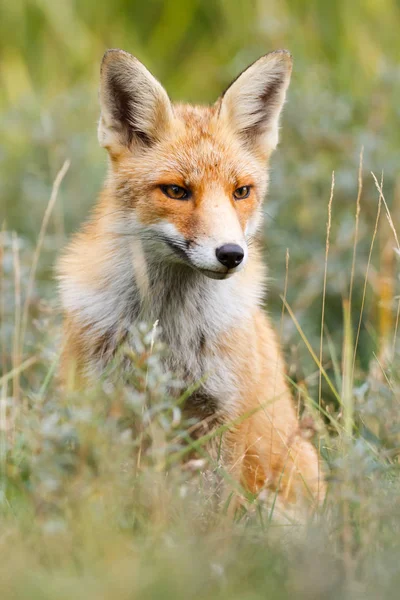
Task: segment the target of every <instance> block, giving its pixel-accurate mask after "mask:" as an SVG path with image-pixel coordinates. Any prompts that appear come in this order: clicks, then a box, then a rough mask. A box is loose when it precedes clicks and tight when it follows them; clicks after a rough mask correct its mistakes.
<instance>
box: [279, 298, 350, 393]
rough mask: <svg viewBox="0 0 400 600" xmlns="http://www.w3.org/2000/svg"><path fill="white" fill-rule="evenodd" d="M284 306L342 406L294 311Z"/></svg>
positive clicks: (287, 305) (286, 304)
mask: <svg viewBox="0 0 400 600" xmlns="http://www.w3.org/2000/svg"><path fill="white" fill-rule="evenodd" d="M282 301H283V298H282ZM284 304H285V306H286V309H287V311H288V313H289V314H290V317H291V319H292V321H293V323H294V324H295V326H296V329H297V331H298V332H299V334H300V337H301V339H302V340H303V342H304V343H305V345H306V347H307V350H308V351H309V353H310V354H311V356H312V358H313V360H314V362H315V364H316V365H317V367H318V369H319V370H320V371H321V373H322V375H323V376H324V379H325V381H326V382H327V384H328V385H329V387H330V389H331V391H332V393H333V395H334V396H335V398H336V400H337V401H338V402H339V404H341V403H342V400H341V398H340V395H339V394H338V392H337V390H336V388H335V386H334V385H333V383H332V381H331V379H330V378H329V376H328V374H327V372H326V371H325V369H324V367H323V366H322V365H321V362H320V360H319V358H318V356H317V355H316V354H315V352H314V350H313V349H312V347H311V344H310V342H309V341H308V339H307V337H306V335H305V333H304V331H303V329H302V328H301V326H300V323H299V322H298V320H297V319H296V316H295V314H294V312H293V311H292V309H291V308H290V306H289V304H288V303H287V302H286V301H285V302H284Z"/></svg>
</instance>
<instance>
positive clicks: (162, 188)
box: [98, 50, 292, 279]
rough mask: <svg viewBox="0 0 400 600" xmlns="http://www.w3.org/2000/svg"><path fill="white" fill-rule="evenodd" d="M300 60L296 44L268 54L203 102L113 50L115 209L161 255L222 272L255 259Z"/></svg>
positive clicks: (105, 113) (107, 87)
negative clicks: (178, 100)
mask: <svg viewBox="0 0 400 600" xmlns="http://www.w3.org/2000/svg"><path fill="white" fill-rule="evenodd" d="M291 69H292V59H291V56H290V54H289V53H288V52H286V51H284V50H280V51H277V52H272V53H270V54H267V55H265V56H263V57H261V58H260V59H259V60H257V61H256V62H255V63H253V64H252V65H251V66H249V67H248V68H247V69H246V70H245V71H244V72H243V73H241V74H240V75H239V76H238V77H237V79H236V80H235V81H234V82H233V83H232V84H231V85H230V87H229V88H228V89H227V90H226V91H225V92H224V93H223V94H222V96H221V97H220V98H219V99H218V100H217V102H216V103H215V104H214V105H212V106H208V107H199V106H191V105H180V104H172V103H171V101H170V99H169V97H168V95H167V92H166V91H165V90H164V88H163V87H162V86H161V84H160V83H159V82H158V81H157V80H156V79H155V78H154V77H153V75H151V73H150V72H149V71H148V70H147V69H146V68H145V67H144V65H143V64H142V63H141V62H139V61H138V60H137V59H136V58H134V57H133V56H131V55H130V54H128V53H127V52H124V51H122V50H109V51H108V52H106V54H105V56H104V58H103V62H102V66H101V85H100V103H101V117H100V123H99V129H98V135H99V141H100V144H101V145H102V146H103V147H105V148H107V150H108V153H109V156H110V159H111V160H110V165H111V167H110V176H109V184H108V185H109V186H111V188H112V192H113V194H112V197H113V198H114V201H115V202H116V203H117V206H113V209H115V210H116V211H118V213H119V214H120V215H121V214H122V215H123V221H124V231H128V233H129V234H132V235H139V236H141V239H142V240H144V241H145V242H146V243H147V244H148V247H149V248H151V252H152V255H153V256H154V257H155V259H156V260H158V261H169V262H171V261H173V262H181V263H184V264H186V265H187V266H188V267H189V268H192V269H195V270H197V271H200V272H201V273H203V274H204V275H206V276H208V277H211V278H214V279H224V278H226V277H228V276H230V275H232V274H234V273H236V272H237V271H239V270H240V269H241V268H242V267H243V266H244V265H245V263H246V260H247V257H248V243H249V242H250V241H251V239H252V238H253V237H254V235H255V233H256V231H257V229H258V227H259V225H260V222H261V215H262V209H261V205H262V200H263V198H264V196H265V194H266V190H267V180H268V177H267V168H266V164H267V162H268V159H269V156H270V154H271V152H272V150H274V148H275V147H276V145H277V142H278V129H279V115H280V112H281V109H282V106H283V103H284V100H285V94H286V90H287V88H288V85H289V80H290V74H291ZM204 76H206V75H205V74H204ZM149 244H150V246H149Z"/></svg>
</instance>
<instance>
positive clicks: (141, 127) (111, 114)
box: [98, 50, 173, 148]
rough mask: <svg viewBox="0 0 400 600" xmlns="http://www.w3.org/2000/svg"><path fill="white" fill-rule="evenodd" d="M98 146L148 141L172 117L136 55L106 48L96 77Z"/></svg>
mask: <svg viewBox="0 0 400 600" xmlns="http://www.w3.org/2000/svg"><path fill="white" fill-rule="evenodd" d="M99 96H100V105H101V117H100V121H99V127H98V139H99V143H100V145H101V146H103V147H106V148H111V147H113V146H121V145H122V146H127V145H128V146H129V145H130V144H131V142H132V141H134V140H135V139H137V140H139V139H140V140H141V141H152V140H155V139H157V138H159V136H160V135H162V133H163V131H164V130H165V128H166V127H167V126H168V124H169V122H170V120H171V119H172V117H173V110H172V106H171V102H170V100H169V98H168V94H167V92H166V91H165V90H164V88H163V87H162V85H161V84H160V83H159V82H158V81H157V79H156V78H155V77H153V75H152V74H151V73H150V72H149V71H148V70H147V69H146V67H145V66H144V65H143V64H142V63H141V62H140V61H139V60H137V58H135V57H134V56H132V55H131V54H129V53H128V52H124V51H123V50H109V51H108V52H106V54H105V55H104V58H103V62H102V66H101V77H100V93H99Z"/></svg>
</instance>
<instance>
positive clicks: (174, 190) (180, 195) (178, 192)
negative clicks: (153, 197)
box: [160, 185, 190, 200]
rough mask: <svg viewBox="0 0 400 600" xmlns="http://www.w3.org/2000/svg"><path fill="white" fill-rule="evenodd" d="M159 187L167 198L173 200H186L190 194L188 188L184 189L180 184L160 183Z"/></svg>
mask: <svg viewBox="0 0 400 600" xmlns="http://www.w3.org/2000/svg"><path fill="white" fill-rule="evenodd" d="M160 187H161V190H162V191H163V193H164V194H165V195H166V196H168V198H173V199H174V200H186V199H187V198H189V195H190V194H189V192H188V190H185V188H183V187H181V186H180V185H161V186H160Z"/></svg>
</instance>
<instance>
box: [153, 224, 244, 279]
mask: <svg viewBox="0 0 400 600" xmlns="http://www.w3.org/2000/svg"><path fill="white" fill-rule="evenodd" d="M168 229H169V233H170V234H171V233H172V232H171V226H170V225H169V227H168ZM163 240H164V242H165V243H166V245H167V246H168V248H169V250H170V254H171V253H172V255H173V259H174V260H177V259H178V260H179V262H183V263H186V264H187V265H188V266H189V267H192V268H193V269H195V270H196V271H199V272H201V273H202V274H203V275H206V276H207V277H210V278H212V279H226V278H227V277H230V276H231V275H234V274H235V273H237V272H238V271H240V270H241V268H242V267H243V266H244V265H245V263H246V260H247V254H248V251H247V244H246V242H245V241H244V240H243V241H241V242H240V244H239V243H222V244H221V243H220V244H217V243H215V241H214V240H213V239H204V238H203V239H195V240H186V239H184V238H183V237H182V236H181V235H179V233H178V232H175V235H174V237H173V238H171V237H168V238H167V237H163ZM166 258H167V257H166ZM167 260H168V259H167Z"/></svg>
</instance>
